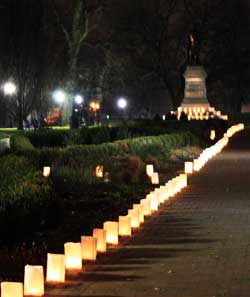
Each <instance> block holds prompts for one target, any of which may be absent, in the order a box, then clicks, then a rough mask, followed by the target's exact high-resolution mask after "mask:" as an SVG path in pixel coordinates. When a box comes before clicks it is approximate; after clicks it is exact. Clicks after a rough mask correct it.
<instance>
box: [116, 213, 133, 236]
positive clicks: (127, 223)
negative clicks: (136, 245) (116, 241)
mask: <svg viewBox="0 0 250 297" xmlns="http://www.w3.org/2000/svg"><path fill="white" fill-rule="evenodd" d="M131 234H132V232H131V218H130V216H129V215H127V216H119V235H120V236H131Z"/></svg>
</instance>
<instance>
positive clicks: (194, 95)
mask: <svg viewBox="0 0 250 297" xmlns="http://www.w3.org/2000/svg"><path fill="white" fill-rule="evenodd" d="M206 77H207V74H206V72H205V70H204V68H203V67H202V66H187V69H186V71H185V73H184V78H185V92H184V100H183V102H182V104H181V108H182V109H183V110H184V109H186V108H187V109H189V108H191V109H193V108H196V109H198V108H199V109H202V110H204V112H205V111H208V110H209V108H210V104H209V102H208V100H207V90H206Z"/></svg>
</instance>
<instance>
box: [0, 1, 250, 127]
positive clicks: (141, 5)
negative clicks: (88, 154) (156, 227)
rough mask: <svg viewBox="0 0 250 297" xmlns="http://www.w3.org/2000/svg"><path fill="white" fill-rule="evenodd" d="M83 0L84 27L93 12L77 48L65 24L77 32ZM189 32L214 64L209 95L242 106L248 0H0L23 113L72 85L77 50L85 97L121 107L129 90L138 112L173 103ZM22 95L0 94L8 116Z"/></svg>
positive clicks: (9, 66)
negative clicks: (71, 43)
mask: <svg viewBox="0 0 250 297" xmlns="http://www.w3.org/2000/svg"><path fill="white" fill-rule="evenodd" d="M80 2H81V4H82V6H81V11H80V12H79V15H80V19H79V20H78V21H79V22H78V25H79V26H80V27H79V28H80V29H79V31H81V30H85V29H86V28H85V27H84V26H85V21H86V19H88V25H89V29H90V32H88V34H86V38H84V41H83V42H82V43H81V45H80V46H79V48H78V51H76V46H75V45H74V46H75V48H74V49H72V48H71V49H70V48H69V44H68V42H67V38H66V35H65V32H68V33H69V35H70V38H71V37H72V36H73V35H72V34H74V32H73V29H72V28H73V26H74V20H75V17H76V11H77V9H76V8H77V5H79V3H80ZM74 30H75V33H77V26H75V27H74ZM191 33H192V34H193V35H194V36H195V39H196V44H197V51H198V55H199V59H200V63H201V64H202V65H204V67H205V69H206V71H207V73H208V80H207V89H208V99H209V101H210V103H211V104H212V105H214V106H215V107H218V108H220V109H222V110H224V111H226V112H235V111H239V110H240V108H241V104H242V103H245V102H248V101H249V99H250V98H249V85H250V84H249V77H250V73H249V71H250V68H249V61H250V41H249V36H250V20H249V1H243V0H237V1H236V0H227V1H221V0H212V1H209V0H203V1H200V0H199V1H198V0H197V1H190V0H168V1H161V0H147V1H145V0H144V1H143V0H114V1H112V0H111V1H108V0H106V1H98V0H96V1H92V0H91V1H80V0H74V1H73V0H72V1H66V0H55V1H50V0H36V1H33V0H21V1H20V0H6V1H1V5H0V34H1V40H2V41H1V44H0V53H1V60H0V62H1V63H0V71H1V79H2V82H4V81H6V80H8V79H12V80H14V81H15V82H16V83H17V85H18V86H19V90H20V92H19V95H18V96H21V97H22V100H21V101H22V104H23V105H25V108H24V112H25V113H29V112H31V111H32V110H39V112H40V111H41V110H42V112H43V113H46V112H48V110H49V109H50V108H51V107H53V104H54V103H53V102H52V100H51V92H52V91H53V90H54V89H55V88H58V87H60V88H68V85H69V81H70V80H72V71H71V70H70V69H71V66H70V64H72V63H71V62H72V61H73V58H72V57H73V56H72V55H73V54H74V53H76V52H77V54H76V55H75V56H76V57H75V58H76V68H75V74H74V75H73V76H74V90H75V91H77V92H80V93H82V94H83V95H84V97H85V98H86V100H91V99H93V98H97V99H98V100H100V101H101V102H102V108H103V111H104V112H107V113H117V109H116V106H115V101H116V99H117V98H118V97H119V96H125V97H127V98H128V101H129V106H130V108H129V109H130V112H131V113H132V114H138V115H139V114H140V113H142V112H143V111H144V110H145V109H146V110H149V111H150V112H151V113H152V114H154V113H156V112H158V113H159V112H165V113H167V112H168V111H169V110H170V109H174V108H176V107H177V106H178V105H179V104H180V102H181V101H182V99H183V89H184V81H183V76H182V75H183V72H184V70H185V68H186V66H187V64H188V60H187V56H188V55H187V52H188V36H189V35H190V34H191ZM71 35H72V36H71ZM1 97H3V95H2V94H1ZM12 101H13V100H12ZM21 101H20V102H21ZM10 105H11V106H12V107H11V108H10ZM16 105H17V103H16V102H6V100H5V98H0V106H1V108H0V109H1V114H0V118H1V122H5V121H6V116H5V117H4V115H3V114H6V111H7V113H8V116H7V117H10V116H14V117H15V115H14V114H12V113H13V112H12V113H11V112H10V110H11V109H12V110H13V106H14V107H15V106H16Z"/></svg>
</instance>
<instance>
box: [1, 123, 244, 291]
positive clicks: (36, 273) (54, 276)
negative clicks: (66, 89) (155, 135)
mask: <svg viewBox="0 0 250 297" xmlns="http://www.w3.org/2000/svg"><path fill="white" fill-rule="evenodd" d="M243 129H244V125H243V124H239V125H235V126H232V127H231V128H230V129H228V131H227V133H226V134H224V137H223V138H222V139H221V140H219V141H218V142H217V143H216V144H215V145H213V146H211V147H209V148H207V149H205V150H204V151H203V152H202V153H201V155H200V156H199V158H197V159H195V160H194V161H193V162H185V173H184V174H180V175H178V176H177V177H175V178H173V179H171V180H170V181H168V182H167V183H166V184H165V185H162V186H160V187H158V188H155V190H154V191H152V192H151V193H150V194H148V195H147V196H146V197H145V198H144V199H141V200H140V203H138V204H134V205H133V208H131V209H129V210H128V213H127V215H125V216H119V219H118V221H107V222H104V224H103V228H101V229H94V230H93V234H92V236H81V241H80V242H67V243H65V244H64V255H59V254H50V253H49V254H48V255H47V271H46V281H47V282H48V283H63V282H64V281H65V272H66V271H67V270H69V271H70V270H81V269H82V263H83V261H85V260H88V261H95V260H96V256H97V254H98V253H105V252H106V251H107V248H108V246H109V245H112V246H116V245H118V243H119V238H120V237H122V236H131V235H132V231H133V229H136V228H139V227H140V225H141V224H142V223H143V222H144V217H146V216H150V215H152V214H153V213H155V212H156V211H157V210H158V208H159V206H160V205H161V204H162V203H164V202H166V201H167V200H168V199H169V198H171V197H173V196H175V195H176V194H177V193H179V192H180V191H181V190H182V189H184V188H185V187H187V175H188V174H192V173H193V172H194V171H199V170H200V169H201V168H202V167H203V166H204V165H205V164H206V163H207V162H208V161H209V160H210V159H211V158H212V157H214V156H215V155H217V154H218V153H220V152H221V150H222V149H223V148H224V147H225V146H226V145H227V143H228V140H229V138H230V137H232V136H233V135H234V134H235V133H236V132H238V131H241V130H243ZM146 173H147V175H148V176H149V177H150V178H151V181H152V184H159V175H158V173H157V172H154V167H153V165H150V164H149V165H147V166H146ZM43 295H44V269H43V266H33V265H26V266H25V268H24V284H23V283H16V282H2V283H1V297H23V296H43Z"/></svg>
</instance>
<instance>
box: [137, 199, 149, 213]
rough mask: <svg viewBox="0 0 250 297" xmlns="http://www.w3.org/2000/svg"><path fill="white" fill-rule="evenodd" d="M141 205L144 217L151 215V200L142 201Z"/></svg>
mask: <svg viewBox="0 0 250 297" xmlns="http://www.w3.org/2000/svg"><path fill="white" fill-rule="evenodd" d="M140 204H141V205H142V206H143V213H144V216H149V215H151V206H150V199H142V200H141V202H140Z"/></svg>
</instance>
